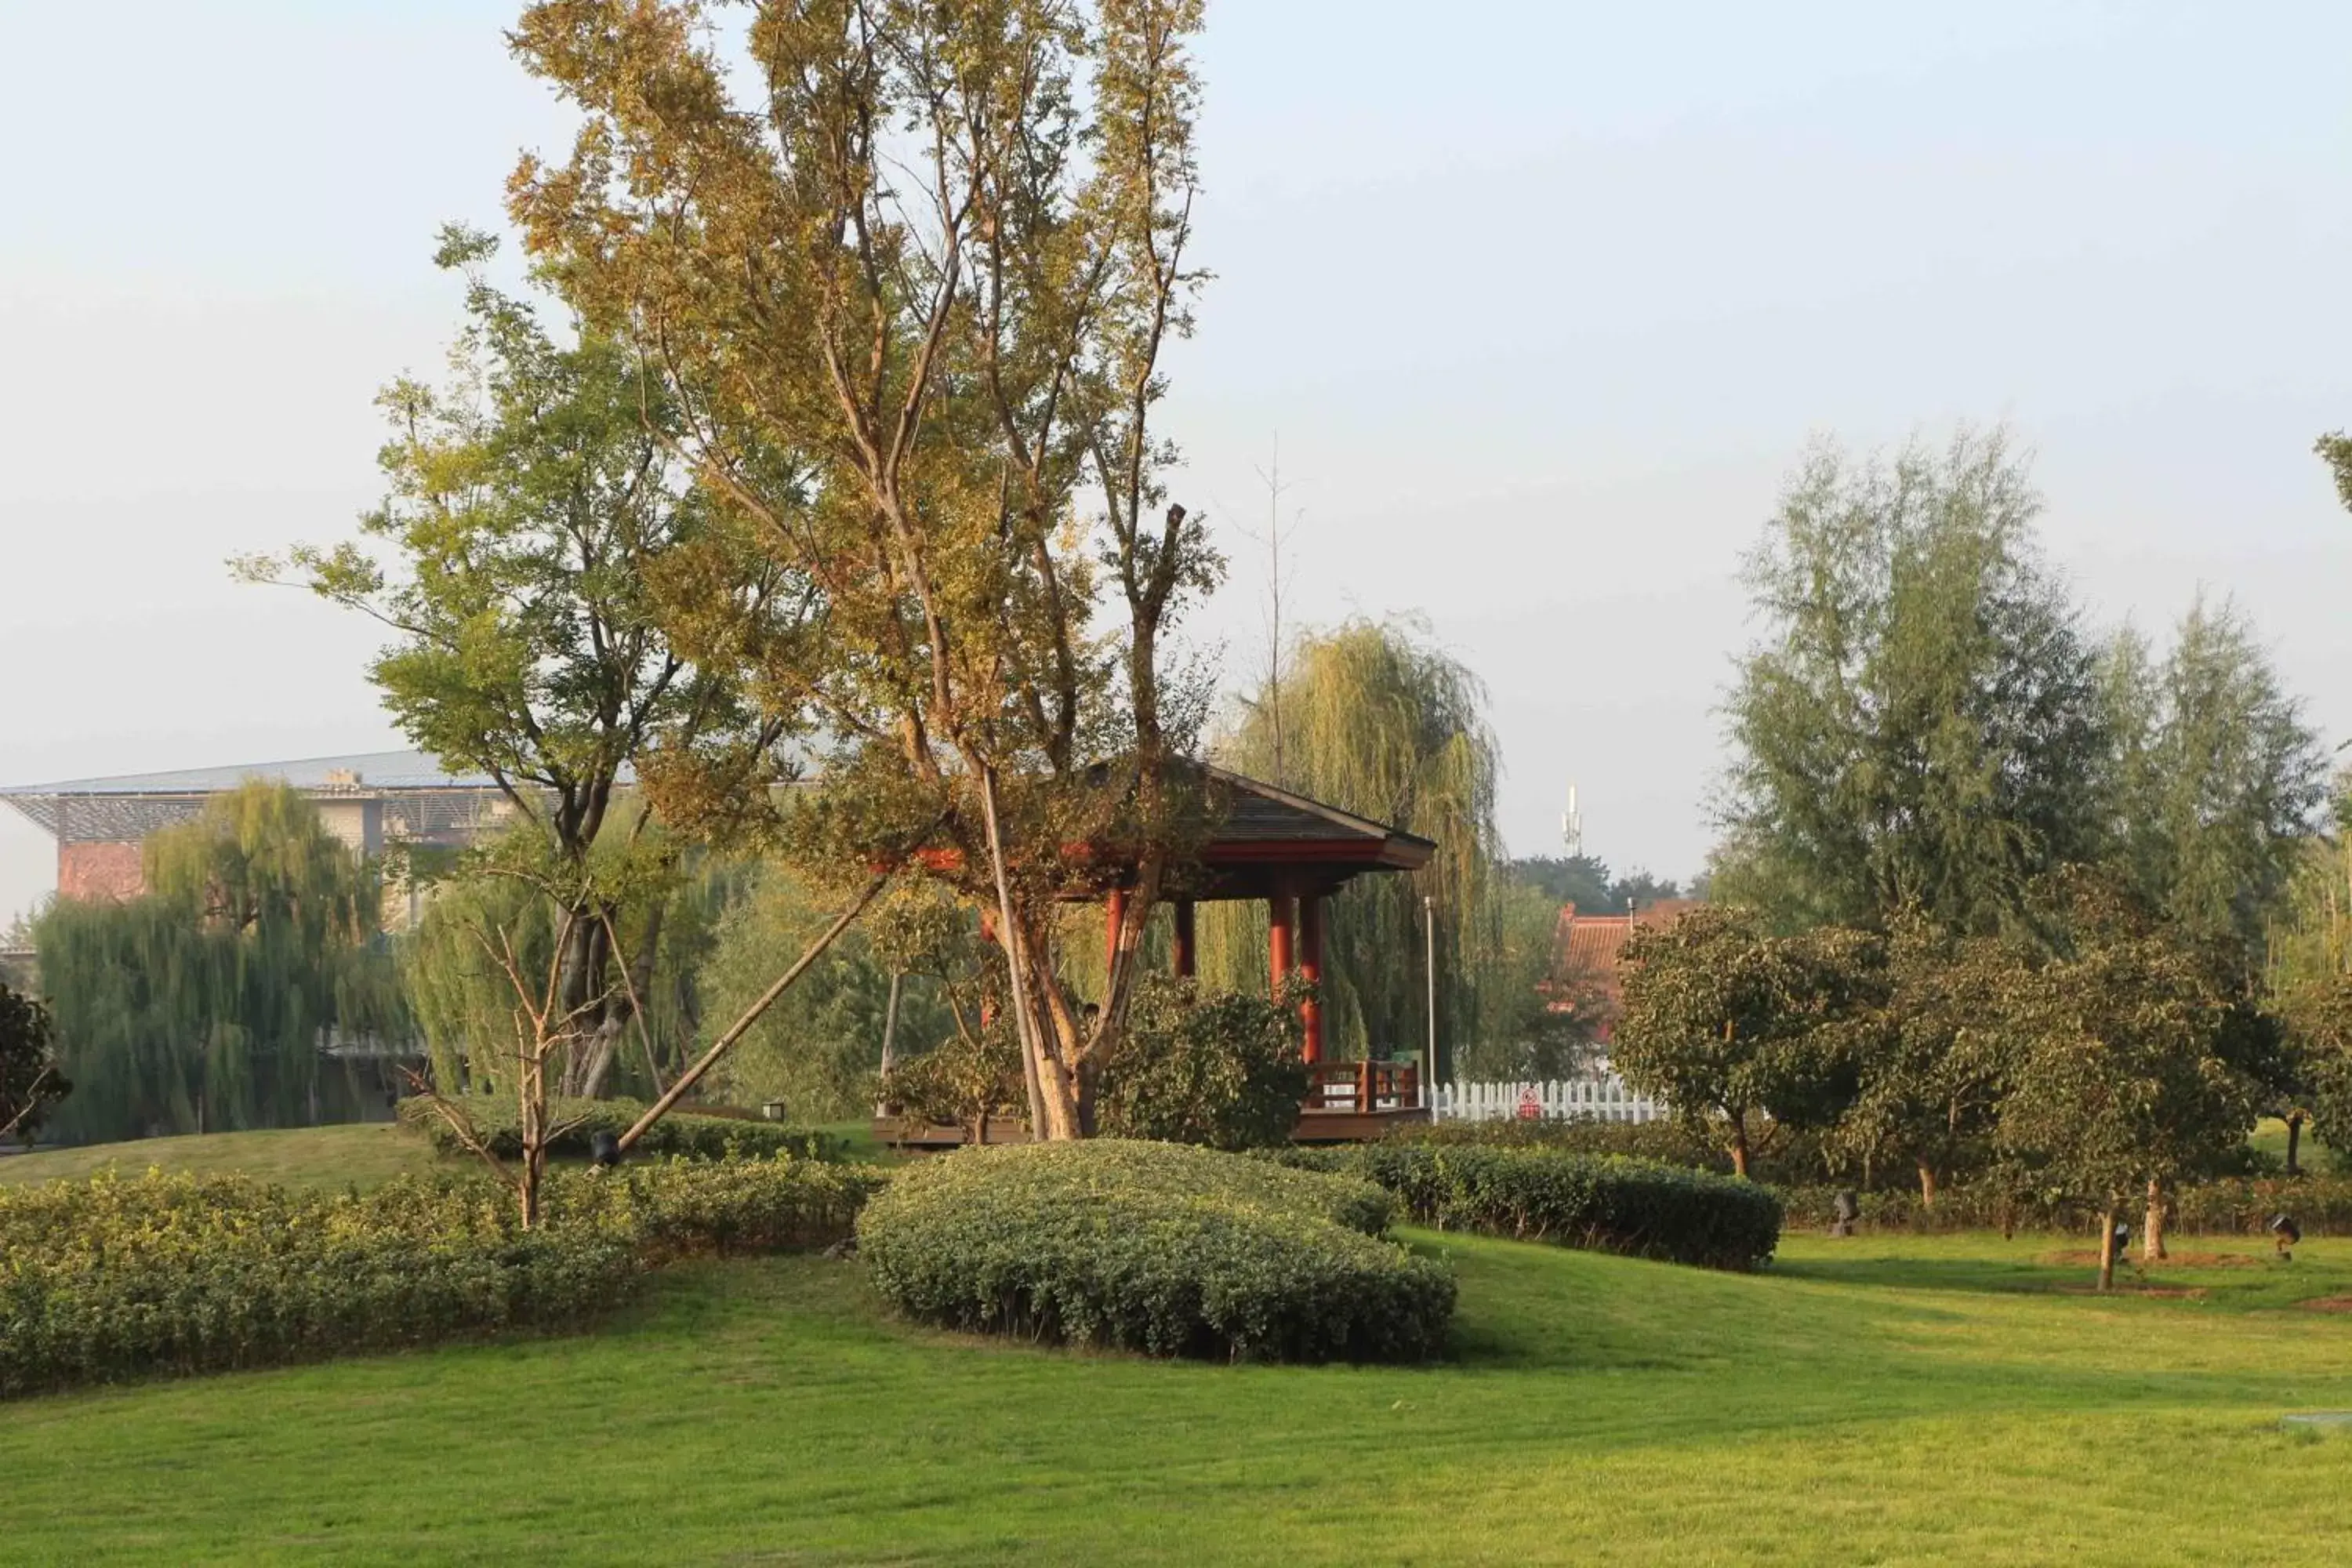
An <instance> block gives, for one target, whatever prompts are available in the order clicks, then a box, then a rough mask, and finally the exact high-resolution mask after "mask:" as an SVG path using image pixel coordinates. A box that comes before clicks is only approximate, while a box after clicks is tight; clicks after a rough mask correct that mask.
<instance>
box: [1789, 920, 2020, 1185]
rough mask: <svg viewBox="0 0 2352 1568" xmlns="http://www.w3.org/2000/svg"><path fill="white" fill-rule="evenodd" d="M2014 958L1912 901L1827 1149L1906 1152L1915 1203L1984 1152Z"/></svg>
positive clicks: (1897, 927) (1879, 1155)
mask: <svg viewBox="0 0 2352 1568" xmlns="http://www.w3.org/2000/svg"><path fill="white" fill-rule="evenodd" d="M2022 973H2024V970H2023V960H2022V958H2021V955H2020V954H2019V953H2018V952H2015V951H2014V949H2012V948H2011V946H2010V945H2009V944H2007V943H2005V942H2000V941H1997V940H1995V939H1992V938H1989V937H1956V936H1953V935H1951V934H1950V933H1949V932H1948V931H1943V930H1940V929H1939V928H1937V926H1935V925H1933V924H1932V923H1930V922H1929V921H1927V920H1926V919H1924V918H1923V917H1922V916H1920V914H1919V913H1918V912H1917V911H1916V910H1910V911H1906V913H1905V914H1903V915H1901V916H1899V917H1897V919H1896V920H1895V924H1894V929H1893V931H1891V932H1890V933H1889V935H1888V939H1887V967H1886V991H1885V1005H1883V1006H1881V1007H1879V1008H1877V1009H1876V1010H1875V1011H1874V1013H1872V1014H1871V1015H1870V1016H1866V1017H1864V1018H1863V1019H1861V1020H1858V1021H1857V1024H1856V1026H1855V1034H1856V1045H1857V1049H1856V1052H1855V1055H1856V1065H1857V1068H1858V1071H1859V1087H1858V1090H1857V1092H1856V1095H1855V1097H1854V1102H1853V1106H1852V1108H1851V1109H1849V1110H1847V1112H1846V1113H1845V1115H1844V1116H1843V1118H1841V1119H1840V1120H1839V1122H1838V1125H1837V1128H1836V1131H1835V1133H1834V1135H1833V1138H1832V1143H1833V1144H1834V1146H1836V1147H1837V1148H1839V1149H1840V1150H1842V1151H1843V1152H1845V1153H1847V1154H1848V1155H1852V1156H1859V1157H1860V1158H1862V1159H1863V1160H1864V1161H1865V1162H1872V1161H1877V1162H1885V1161H1889V1160H1907V1161H1909V1162H1910V1163H1912V1164H1913V1165H1914V1166H1915V1167H1916V1170H1917V1171H1918V1173H1919V1202H1920V1204H1921V1205H1922V1206H1924V1207H1928V1208H1932V1207H1934V1206H1935V1203H1936V1194H1937V1189H1938V1188H1939V1186H1941V1185H1942V1184H1945V1183H1948V1182H1949V1181H1950V1180H1951V1179H1952V1178H1953V1177H1954V1176H1955V1175H1958V1174H1961V1173H1966V1172H1968V1171H1970V1170H1973V1169H1975V1168H1977V1167H1979V1166H1980V1165H1981V1164H1982V1163H1984V1162H1985V1160H1986V1159H1987V1158H1988V1156H1989V1153H1990V1142H1991V1133H1992V1128H1993V1121H1994V1116H1995V1113H1996V1111H1997V1110H1998V1109H1999V1106H2000V1098H2001V1093H2002V1089H2003V1087H2004V1071H2005V1060H2004V1052H2003V1049H2002V1045H2003V1039H2004V1036H2003V1033H2002V1030H2001V1028H2000V1012H1999V1009H1998V1007H1997V1006H1996V1005H1994V1003H1995V1002H1996V1000H1997V999H1998V998H2000V997H2001V996H2003V995H2005V994H2008V993H2010V992H2011V990H2013V989H2014V987H2015V984H2016V982H2017V980H2018V979H2019V978H2020V977H2021V975H2022Z"/></svg>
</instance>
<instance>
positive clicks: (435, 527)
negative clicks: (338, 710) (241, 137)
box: [238, 227, 794, 1095]
mask: <svg viewBox="0 0 2352 1568" xmlns="http://www.w3.org/2000/svg"><path fill="white" fill-rule="evenodd" d="M496 248H497V242H496V241H495V240H493V239H491V238H490V237H487V236H484V235H481V234H478V233H473V232H470V231H467V230H465V229H461V228H457V227H451V228H447V229H445V230H444V231H443V232H442V237H441V245H440V248H439V250H438V251H437V252H436V256H435V262H436V265H438V266H439V267H441V268H444V269H445V270H449V271H453V272H456V273H458V274H460V275H461V276H462V277H463V278H464V279H465V283H466V292H465V312H466V325H465V327H464V329H463V331H461V332H460V333H459V334H458V337H457V342H456V344H455V346H454V347H453V348H452V350H451V353H450V366H451V371H452V375H451V378H450V380H449V382H448V384H446V385H444V386H435V385H432V384H428V383H426V382H423V381H418V380H415V379H413V378H407V377H404V378H402V379H401V380H398V381H395V382H394V383H393V384H391V385H390V386H388V387H386V388H385V389H384V391H383V395H381V396H380V397H379V398H378V400H377V401H378V404H379V405H380V406H381V407H382V408H383V412H384V415H385V417H386V420H387V422H388V423H389V424H390V426H391V430H392V435H391V439H390V440H389V441H388V442H387V443H386V444H385V446H384V447H383V451H382V453H381V454H380V456H379V458H378V461H379V463H380V465H381V467H382V468H383V474H384V478H385V480H386V482H387V486H388V493H387V495H386V497H385V500H383V504H382V505H381V506H379V507H377V508H376V509H375V510H372V511H370V512H368V513H367V514H366V515H365V516H364V517H362V520H361V524H360V529H361V535H362V537H361V540H360V541H357V542H344V543H341V544H338V545H336V546H334V547H332V548H331V549H321V548H319V547H315V546H308V545H305V546H300V547H298V548H296V549H295V550H293V551H292V552H289V554H288V555H287V556H286V557H285V558H284V559H282V560H279V559H274V558H270V557H266V556H265V557H256V558H252V559H248V560H246V561H243V562H240V563H238V568H239V571H240V573H241V574H243V575H245V576H246V577H247V578H248V579H249V580H260V581H294V582H299V583H301V584H306V585H307V586H309V587H310V589H311V590H312V591H313V592H315V593H317V594H319V595H321V596H322V597H325V598H327V599H330V600H332V601H334V602H335V603H337V604H341V605H348V606H350V607H352V608H354V609H358V610H362V611H364V612H365V613H367V614H368V615H370V616H373V617H375V618H376V619H377V620H379V621H381V622H382V623H383V625H384V626H387V627H388V628H390V629H391V630H392V632H393V633H394V641H393V643H392V644H391V645H390V646H389V647H386V648H385V649H384V650H383V652H382V653H381V654H380V655H378V656H377V658H376V659H375V662H374V664H373V666H372V667H371V669H370V675H371V678H372V679H373V680H374V682H375V684H376V686H377V688H378V689H379V690H380V691H381V692H382V694H383V701H384V705H385V707H386V708H388V709H390V710H391V711H392V713H393V716H394V719H395V720H397V721H398V722H399V723H400V725H401V728H402V729H403V730H404V731H406V732H407V734H408V736H409V738H410V739H411V740H412V741H414V742H415V743H416V744H417V745H419V746H421V747H423V748H424V749H425V750H426V751H428V752H433V753H435V754H436V755H437V756H439V757H440V758H441V759H442V761H443V762H444V763H449V764H454V765H457V766H460V767H467V768H476V769H479V770H480V771H482V772H483V773H488V775H489V776H490V777H491V778H492V779H494V780H496V781H497V783H498V785H499V788H500V789H501V790H502V791H504V792H505V794H506V796H507V798H508V800H509V802H510V803H511V804H512V805H513V807H514V810H515V812H516V813H517V814H518V816H520V817H521V819H522V820H523V821H524V822H525V823H527V824H528V825H529V826H530V829H531V830H532V831H533V832H534V833H536V834H537V835H538V836H539V837H541V839H542V840H543V841H544V844H545V847H546V851H547V854H548V856H549V857H550V858H551V860H552V862H553V865H552V867H551V875H550V876H549V877H548V878H547V879H544V881H543V885H544V886H546V887H557V886H561V887H564V888H567V889H572V894H571V896H572V897H574V898H576V899H578V900H581V901H580V902H579V903H578V904H577V905H576V907H567V908H563V909H559V910H554V911H552V912H551V914H550V915H549V917H548V919H547V921H545V922H543V923H545V924H547V925H548V926H549V928H550V929H553V928H554V927H555V926H558V925H560V926H561V927H562V929H563V931H565V932H566V943H567V945H566V950H565V951H564V952H563V953H562V954H561V955H560V963H561V972H560V982H561V983H560V985H559V996H558V1002H559V1006H558V1008H557V1016H559V1017H561V1018H562V1020H564V1024H563V1026H564V1029H565V1034H564V1036H563V1037H562V1039H561V1040H559V1041H558V1042H557V1043H556V1047H555V1049H556V1052H557V1077H558V1083H559V1087H560V1089H561V1090H562V1092H564V1093H567V1094H573V1095H579V1094H594V1093H596V1092H598V1091H599V1090H600V1089H602V1087H603V1086H604V1082H605V1079H606V1077H607V1075H608V1074H609V1072H610V1070H611V1068H612V1064H613V1061H614V1056H615V1054H616V1052H617V1051H618V1049H619V1048H620V1046H621V1042H622V1039H623V1037H624V1033H625V1029H626V1027H627V1025H628V1020H629V1010H630V1004H629V1001H628V998H629V997H630V996H631V995H632V994H635V995H639V996H642V995H645V994H648V993H649V992H650V991H651V990H652V989H653V985H654V975H653V965H654V961H655V958H656V953H657V952H658V951H659V946H660V938H661V926H662V914H663V911H662V909H661V907H660V902H661V901H660V900H659V899H658V898H656V899H654V900H651V901H650V903H649V904H648V906H647V908H646V909H645V910H641V911H639V912H640V916H641V918H639V919H637V920H636V921H634V922H633V923H634V925H635V942H634V944H633V945H632V947H631V948H630V949H629V950H628V951H626V952H621V951H616V950H615V949H614V946H613V942H614V936H615V934H616V933H617V932H618V931H619V930H620V928H621V924H622V921H621V919H620V916H621V912H622V911H621V910H620V908H619V905H618V903H617V901H616V899H615V897H614V895H613V893H612V891H611V889H610V884H611V883H612V881H613V878H612V877H611V876H610V875H606V876H604V877H603V878H602V879H601V881H600V879H599V878H598V877H597V876H594V875H592V874H591V871H590V861H591V858H592V853H593V852H594V851H596V850H598V848H599V847H600V845H601V847H602V850H603V854H604V858H606V859H607V860H608V861H612V860H615V859H617V858H619V857H620V856H621V854H622V852H623V850H624V848H625V847H630V846H635V845H637V841H638V840H639V839H640V838H641V837H642V836H643V835H644V833H645V830H646V828H647V827H648V826H650V822H651V817H650V814H649V813H648V812H647V811H646V809H645V805H644V801H643V799H642V797H635V799H634V800H633V801H632V799H631V797H628V796H627V795H626V794H625V788H626V785H627V784H628V783H629V775H630V772H631V770H632V768H635V769H638V770H641V771H645V772H648V773H659V772H660V771H661V770H662V768H663V767H664V766H665V765H666V762H667V760H668V759H678V760H684V759H691V758H704V759H708V758H709V757H711V756H713V755H715V756H716V757H718V758H720V759H723V760H724V762H725V763H726V765H727V766H728V768H729V769H730V771H731V772H732V773H733V774H734V775H736V776H737V777H738V778H739V779H740V782H741V783H742V784H745V785H746V786H750V785H753V784H756V783H757V782H758V781H760V780H761V779H764V778H765V777H766V776H768V775H769V773H772V771H773V762H774V759H773V758H772V755H771V754H770V752H771V748H772V745H773V744H774V742H776V741H777V740H778V739H779V738H780V736H781V735H782V733H783V731H784V730H785V729H786V728H788V727H789V724H790V722H791V721H792V719H793V717H794V716H793V715H792V714H789V713H777V714H771V715H770V716H769V717H768V718H767V719H766V720H765V721H752V720H751V718H750V716H749V715H748V713H747V711H746V710H745V708H744V705H743V703H742V700H741V694H740V689H739V688H738V687H737V685H736V684H735V682H734V679H733V672H732V671H729V670H723V669H713V668H707V667H702V666H697V665H694V664H691V663H689V662H688V660H687V659H686V658H685V657H684V656H683V655H682V654H681V653H680V652H679V650H678V648H677V646H676V645H675V644H674V643H673V642H672V640H671V639H670V638H669V637H668V636H667V634H666V633H665V632H664V631H663V629H662V626H661V623H660V618H659V616H658V615H657V613H656V610H657V604H658V601H659V597H660V594H661V591H662V589H663V587H664V585H665V584H667V583H668V582H669V581H670V580H671V578H672V576H673V575H674V563H677V562H679V561H681V560H683V559H685V558H686V557H687V556H688V553H689V550H690V547H691V546H694V545H696V544H698V543H699V542H704V541H705V539H706V537H707V536H708V535H709V533H710V529H709V508H708V506H707V505H706V504H705V502H704V500H703V499H702V498H701V497H700V495H699V494H698V492H697V491H696V489H695V488H694V487H693V485H692V484H691V483H690V482H689V480H688V477H687V475H686V474H685V473H684V472H683V470H682V469H681V468H680V466H679V464H678V463H677V460H676V459H675V458H674V457H673V456H672V443H673V441H674V439H675V437H676V436H677V431H678V430H679V428H680V427H681V419H680V416H679V414H678V411H677V408H676V406H675V405H674V404H673V403H672V402H671V400H670V398H669V397H668V395H667V391H666V389H665V387H664V384H663V383H662V381H661V379H660V378H659V377H658V376H656V375H653V374H648V373H647V372H646V369H645V367H644V366H643V365H642V364H641V363H639V362H638V360H637V358H636V357H635V355H634V354H633V353H631V352H629V350H628V349H627V348H626V347H625V346H624V345H623V344H621V343H619V342H615V341H614V340H613V339H611V338H609V337H605V336H600V335H599V334H597V333H596V332H594V331H581V330H579V329H580V327H581V323H579V322H577V321H575V322H573V323H572V328H573V331H574V341H572V342H570V343H568V344H567V343H565V342H561V341H559V339H558V338H557V336H556V335H555V334H554V333H552V332H551V331H549V330H548V328H547V327H546V326H545V324H544V323H542V322H541V320H540V317H539V312H538V310H537V308H536V307H535V306H534V305H533V304H532V302H531V301H530V300H525V299H520V298H516V297H514V296H511V295H509V294H507V293H504V292H502V291H500V290H499V289H497V288H494V287H493V286H492V285H491V284H490V282H489V281H488V273H487V268H488V264H489V263H490V261H491V259H492V258H493V256H494V255H495V252H496ZM697 559H698V560H699V557H697ZM740 592H741V593H742V594H743V595H745V597H746V600H747V601H748V602H751V603H764V602H766V601H768V600H770V599H772V598H773V597H775V596H777V595H786V596H788V595H789V588H788V585H786V584H782V582H781V581H780V580H779V579H778V578H777V577H776V576H775V575H774V574H766V575H762V574H758V573H757V572H754V573H752V574H751V576H750V578H749V579H748V580H746V581H745V582H743V583H742V584H741V586H740ZM625 802H630V803H631V804H634V805H635V809H634V810H631V811H630V812H629V813H628V817H627V821H626V822H625V825H624V826H623V830H622V833H621V835H620V836H619V840H625V841H626V843H623V842H620V841H617V840H616V838H615V837H614V836H613V835H608V834H607V833H606V825H607V822H608V819H610V818H611V817H612V816H613V815H614V813H615V812H616V811H618V810H620V809H622V808H623V806H624V805H625ZM641 847H643V848H644V849H645V851H646V857H647V858H649V859H651V860H652V861H654V862H656V863H660V862H663V861H664V860H665V858H666V857H667V853H668V851H667V848H664V847H659V846H656V845H654V844H649V843H648V844H645V845H642V846H641ZM628 879H629V880H630V881H632V882H633V883H635V884H637V885H639V886H642V885H643V883H644V882H645V880H646V877H645V874H644V871H643V868H640V870H638V871H635V872H632V873H631V874H630V875H629V877H628ZM567 917H568V918H567ZM615 966H618V967H619V968H621V969H625V970H626V971H627V975H626V980H627V984H621V983H619V980H618V977H617V976H616V975H615V974H614V973H613V971H614V968H615ZM592 994H593V995H596V996H598V997H601V998H603V1002H602V1005H599V1006H598V1007H595V1008H589V1007H586V1006H584V1005H583V1003H584V1001H585V999H586V998H587V997H589V996H590V995H592Z"/></svg>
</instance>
